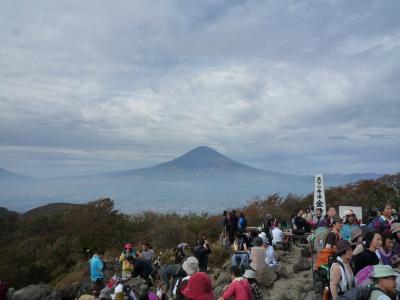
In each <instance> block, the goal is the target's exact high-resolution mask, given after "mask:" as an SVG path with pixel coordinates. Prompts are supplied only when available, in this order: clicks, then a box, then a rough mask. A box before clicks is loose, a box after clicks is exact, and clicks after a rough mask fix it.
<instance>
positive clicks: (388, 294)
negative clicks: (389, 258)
mask: <svg viewBox="0 0 400 300" xmlns="http://www.w3.org/2000/svg"><path fill="white" fill-rule="evenodd" d="M396 277H397V274H396V272H395V271H394V270H393V269H392V267H391V266H388V265H375V266H374V270H373V273H372V278H373V280H374V283H375V288H373V289H372V292H371V295H370V297H369V299H370V300H391V299H397V297H396V294H397V291H396Z"/></svg>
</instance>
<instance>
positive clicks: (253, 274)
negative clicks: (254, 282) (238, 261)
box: [243, 269, 256, 279]
mask: <svg viewBox="0 0 400 300" xmlns="http://www.w3.org/2000/svg"><path fill="white" fill-rule="evenodd" d="M243 276H244V277H245V278H249V279H256V272H254V271H253V270H250V269H247V270H246V271H245V272H244V275H243Z"/></svg>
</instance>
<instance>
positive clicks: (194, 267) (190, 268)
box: [172, 256, 199, 300]
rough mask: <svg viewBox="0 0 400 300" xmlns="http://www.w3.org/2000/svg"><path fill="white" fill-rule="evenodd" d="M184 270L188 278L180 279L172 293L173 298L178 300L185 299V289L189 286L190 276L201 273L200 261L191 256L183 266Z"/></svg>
mask: <svg viewBox="0 0 400 300" xmlns="http://www.w3.org/2000/svg"><path fill="white" fill-rule="evenodd" d="M182 269H183V270H184V272H185V273H186V276H184V277H181V278H178V279H177V281H176V283H175V286H174V289H173V291H172V295H173V298H174V299H176V300H182V299H184V296H183V294H182V291H183V289H184V288H185V287H186V286H187V284H188V281H189V279H190V276H192V275H193V274H195V273H197V272H199V261H198V260H197V258H196V257H194V256H189V257H188V258H187V259H186V260H185V261H184V262H183V264H182Z"/></svg>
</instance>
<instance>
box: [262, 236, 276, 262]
mask: <svg viewBox="0 0 400 300" xmlns="http://www.w3.org/2000/svg"><path fill="white" fill-rule="evenodd" d="M263 247H264V249H265V264H266V265H267V266H269V267H271V268H273V269H276V268H277V267H278V265H279V264H278V262H277V261H276V259H275V250H274V247H272V245H271V243H270V241H269V240H268V239H267V238H265V239H263Z"/></svg>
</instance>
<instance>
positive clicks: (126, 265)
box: [119, 243, 136, 280]
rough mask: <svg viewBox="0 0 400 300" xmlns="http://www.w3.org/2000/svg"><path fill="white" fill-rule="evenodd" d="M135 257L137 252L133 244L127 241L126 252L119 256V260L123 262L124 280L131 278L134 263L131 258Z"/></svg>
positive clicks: (122, 276)
mask: <svg viewBox="0 0 400 300" xmlns="http://www.w3.org/2000/svg"><path fill="white" fill-rule="evenodd" d="M134 257H136V253H135V252H134V251H133V247H132V244H130V243H126V244H125V246H124V252H122V253H121V255H120V257H119V261H120V262H122V275H121V279H122V280H127V279H129V278H130V275H131V273H132V271H133V264H132V262H131V259H129V258H134Z"/></svg>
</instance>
